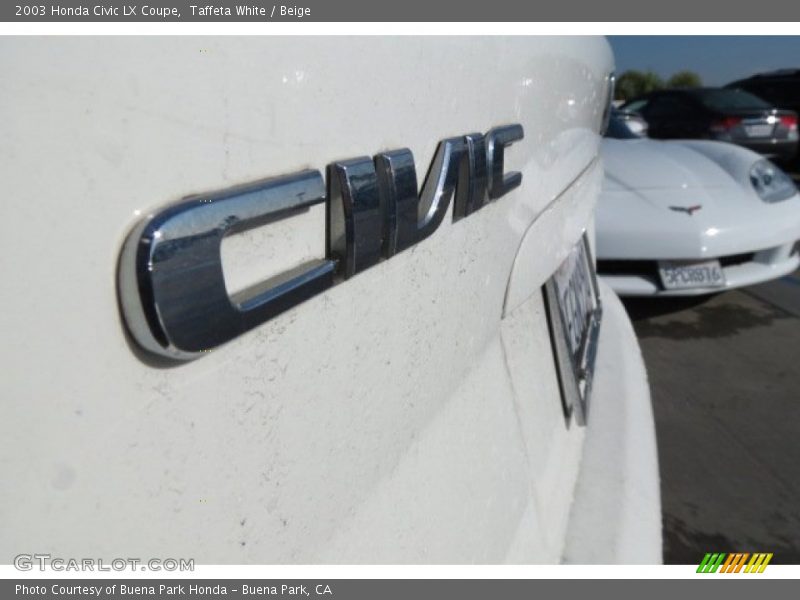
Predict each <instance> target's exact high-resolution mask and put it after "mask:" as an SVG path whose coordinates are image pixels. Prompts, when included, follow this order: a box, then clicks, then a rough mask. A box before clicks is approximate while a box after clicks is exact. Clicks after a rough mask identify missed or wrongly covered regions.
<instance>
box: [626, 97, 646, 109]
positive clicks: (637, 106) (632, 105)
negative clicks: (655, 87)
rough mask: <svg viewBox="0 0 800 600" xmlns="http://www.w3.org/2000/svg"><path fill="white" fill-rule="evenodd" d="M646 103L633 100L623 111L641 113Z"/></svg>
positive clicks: (643, 100) (644, 100)
mask: <svg viewBox="0 0 800 600" xmlns="http://www.w3.org/2000/svg"><path fill="white" fill-rule="evenodd" d="M647 102H648V101H647V99H642V100H634V101H632V102H628V103H627V104H625V105H624V106H623V109H624V110H626V111H628V112H642V109H643V108H644V107H645V106H647Z"/></svg>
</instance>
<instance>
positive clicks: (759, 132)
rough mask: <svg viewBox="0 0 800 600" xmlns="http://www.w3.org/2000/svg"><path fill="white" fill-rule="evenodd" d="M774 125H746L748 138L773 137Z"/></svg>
mask: <svg viewBox="0 0 800 600" xmlns="http://www.w3.org/2000/svg"><path fill="white" fill-rule="evenodd" d="M773 127H774V126H773V125H745V126H744V132H745V133H746V134H747V136H748V137H771V136H772V131H773Z"/></svg>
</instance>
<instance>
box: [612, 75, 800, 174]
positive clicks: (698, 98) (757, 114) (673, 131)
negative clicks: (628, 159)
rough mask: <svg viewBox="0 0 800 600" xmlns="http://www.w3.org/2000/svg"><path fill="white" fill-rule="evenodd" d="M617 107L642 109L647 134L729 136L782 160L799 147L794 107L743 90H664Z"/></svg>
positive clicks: (786, 160) (748, 146)
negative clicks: (647, 127) (776, 103)
mask: <svg viewBox="0 0 800 600" xmlns="http://www.w3.org/2000/svg"><path fill="white" fill-rule="evenodd" d="M621 109H622V110H624V111H629V112H636V113H639V114H640V115H642V116H643V117H644V118H645V120H646V121H647V123H648V125H649V131H648V135H649V137H651V138H661V139H711V140H719V141H723V142H732V143H734V144H739V145H741V146H745V147H747V148H750V149H751V150H754V151H756V152H758V153H760V154H763V155H764V156H768V157H770V158H776V159H778V160H780V161H781V162H788V161H790V160H791V159H792V158H793V157H794V156H795V154H796V153H797V140H798V136H797V113H796V112H793V111H791V110H784V109H781V108H777V107H776V106H775V105H773V104H771V103H769V102H767V101H765V100H762V99H761V98H759V97H758V96H754V95H753V94H751V93H749V92H746V91H743V90H738V89H726V88H695V89H676V90H662V91H658V92H653V93H651V94H647V95H645V96H640V97H638V98H635V99H633V100H631V101H629V102H626V103H625V104H623V105H622V107H621Z"/></svg>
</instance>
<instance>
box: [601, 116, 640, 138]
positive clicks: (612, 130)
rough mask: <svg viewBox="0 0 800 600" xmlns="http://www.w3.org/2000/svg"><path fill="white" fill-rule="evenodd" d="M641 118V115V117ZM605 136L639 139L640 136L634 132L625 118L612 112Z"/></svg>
mask: <svg viewBox="0 0 800 600" xmlns="http://www.w3.org/2000/svg"><path fill="white" fill-rule="evenodd" d="M639 118H641V117H639ZM605 137H607V138H611V139H614V140H638V139H641V137H640V136H638V135H636V134H635V133H633V132H632V131H631V130H630V128H629V127H628V125H627V124H626V123H625V120H624V119H623V118H621V117H620V116H619V115H617V114H615V113H612V114H611V118H610V119H609V120H608V129H606V133H605Z"/></svg>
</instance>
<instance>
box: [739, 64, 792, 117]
mask: <svg viewBox="0 0 800 600" xmlns="http://www.w3.org/2000/svg"><path fill="white" fill-rule="evenodd" d="M725 87H726V88H730V89H740V90H745V91H747V92H750V93H751V94H755V95H756V96H758V97H759V98H763V99H764V100H766V101H767V102H769V103H770V104H773V105H774V106H777V107H778V108H787V109H789V110H793V111H795V112H796V113H800V69H782V70H780V71H772V72H770V73H759V74H758V75H753V76H752V77H748V78H747V79H740V80H739V81H734V82H733V83H729V84H728V85H726V86H725Z"/></svg>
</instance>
